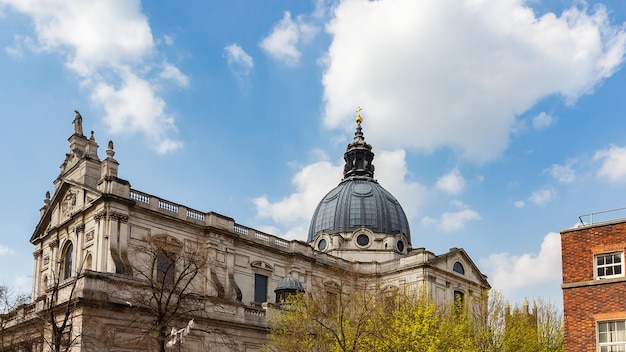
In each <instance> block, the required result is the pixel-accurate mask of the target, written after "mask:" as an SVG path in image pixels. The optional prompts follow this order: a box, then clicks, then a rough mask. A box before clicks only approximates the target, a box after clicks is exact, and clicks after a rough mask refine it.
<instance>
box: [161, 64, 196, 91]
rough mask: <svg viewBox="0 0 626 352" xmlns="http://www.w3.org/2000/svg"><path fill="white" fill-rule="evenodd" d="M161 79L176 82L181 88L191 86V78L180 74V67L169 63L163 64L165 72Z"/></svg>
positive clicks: (162, 73) (162, 72)
mask: <svg viewBox="0 0 626 352" xmlns="http://www.w3.org/2000/svg"><path fill="white" fill-rule="evenodd" d="M159 77H161V78H162V79H164V80H170V81H174V82H175V83H176V84H178V86H179V87H187V86H189V77H187V76H186V75H185V74H183V73H182V72H180V70H179V69H178V67H176V66H174V65H171V64H168V63H167V62H166V63H164V64H163V70H162V71H161V74H160V75H159Z"/></svg>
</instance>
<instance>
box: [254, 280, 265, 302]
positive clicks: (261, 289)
mask: <svg viewBox="0 0 626 352" xmlns="http://www.w3.org/2000/svg"><path fill="white" fill-rule="evenodd" d="M266 300H267V276H265V275H261V274H254V303H263V302H265V301H266Z"/></svg>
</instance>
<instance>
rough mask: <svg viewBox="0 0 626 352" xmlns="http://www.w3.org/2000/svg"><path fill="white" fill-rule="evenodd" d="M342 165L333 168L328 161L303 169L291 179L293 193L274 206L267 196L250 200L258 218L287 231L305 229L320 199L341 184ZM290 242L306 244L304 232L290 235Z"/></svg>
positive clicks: (274, 203)
mask: <svg viewBox="0 0 626 352" xmlns="http://www.w3.org/2000/svg"><path fill="white" fill-rule="evenodd" d="M342 170H343V165H334V164H332V163H331V162H328V161H319V162H316V163H313V164H310V165H306V166H304V167H303V168H302V169H300V170H299V171H298V172H297V173H296V174H295V175H294V177H293V178H292V180H291V183H292V184H293V185H294V186H295V188H296V190H295V192H294V193H292V194H290V195H287V196H285V197H283V198H282V199H281V200H278V201H276V202H270V201H269V199H268V198H267V196H261V197H257V198H255V199H253V203H254V205H255V206H256V212H257V217H259V218H269V219H271V220H272V221H274V222H275V223H277V224H279V225H282V227H285V228H288V227H291V228H298V227H300V228H303V229H304V228H308V222H309V220H310V219H311V216H312V215H313V211H314V210H315V207H316V206H317V204H318V203H319V201H320V200H322V197H324V195H325V194H326V193H327V192H329V191H330V190H331V189H333V188H334V187H336V186H337V185H338V184H339V181H340V180H341V173H342ZM285 232H291V233H292V236H295V237H293V238H298V239H301V240H306V235H307V234H306V231H303V232H302V233H298V234H293V230H291V231H290V230H287V231H285Z"/></svg>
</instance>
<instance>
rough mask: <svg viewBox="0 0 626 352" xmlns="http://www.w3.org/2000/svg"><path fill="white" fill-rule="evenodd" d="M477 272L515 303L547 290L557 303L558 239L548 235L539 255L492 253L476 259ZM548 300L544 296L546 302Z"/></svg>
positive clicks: (559, 239) (558, 296) (558, 280)
mask: <svg viewBox="0 0 626 352" xmlns="http://www.w3.org/2000/svg"><path fill="white" fill-rule="evenodd" d="M478 265H479V267H480V268H481V270H482V271H483V272H484V273H486V274H487V276H488V277H489V282H490V283H491V286H492V287H493V288H494V289H497V290H501V291H502V292H503V293H504V294H505V296H508V297H514V298H515V299H514V300H513V301H518V300H520V299H523V298H524V297H529V298H530V297H533V296H536V295H537V294H538V293H539V292H538V290H537V289H538V288H545V287H550V288H552V289H551V290H548V293H549V294H551V295H552V296H553V297H549V298H553V299H556V300H560V297H561V292H560V284H561V237H560V236H559V234H558V233H556V232H550V233H548V234H547V235H546V236H545V237H544V238H543V241H542V243H541V249H540V251H539V253H525V254H522V255H512V254H510V253H495V254H492V255H490V256H489V257H487V258H481V259H479V260H478ZM547 298H548V297H544V299H547Z"/></svg>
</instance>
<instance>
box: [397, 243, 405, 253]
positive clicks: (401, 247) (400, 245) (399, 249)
mask: <svg viewBox="0 0 626 352" xmlns="http://www.w3.org/2000/svg"><path fill="white" fill-rule="evenodd" d="M396 248H398V251H399V252H403V251H404V242H402V241H398V243H396Z"/></svg>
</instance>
